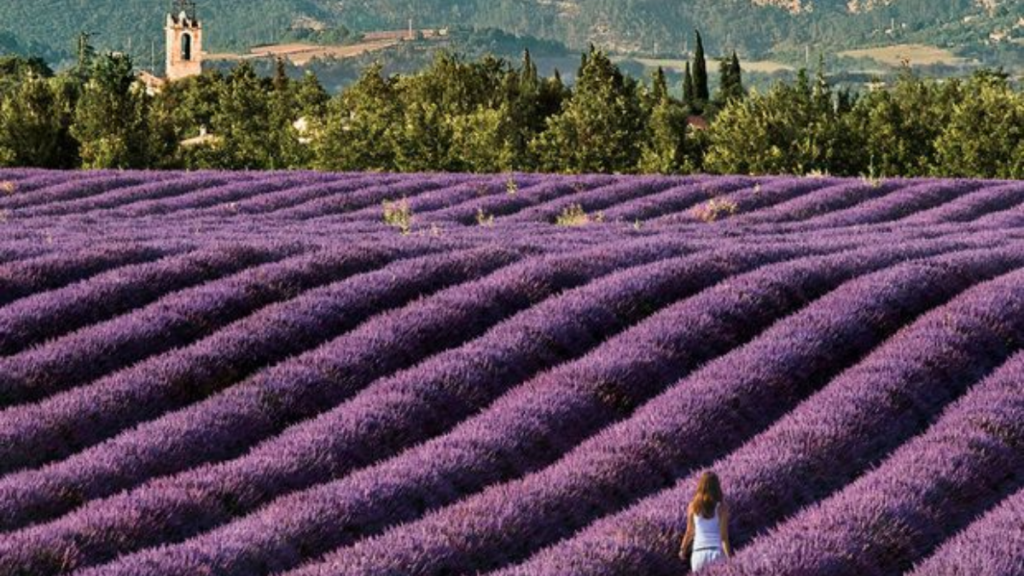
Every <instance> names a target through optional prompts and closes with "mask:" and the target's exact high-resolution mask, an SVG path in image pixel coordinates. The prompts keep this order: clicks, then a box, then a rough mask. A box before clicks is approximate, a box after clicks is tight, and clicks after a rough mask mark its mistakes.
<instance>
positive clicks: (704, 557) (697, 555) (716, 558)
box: [690, 548, 725, 572]
mask: <svg viewBox="0 0 1024 576" xmlns="http://www.w3.org/2000/svg"><path fill="white" fill-rule="evenodd" d="M724 558H725V554H722V550H721V548H704V549H702V550H696V551H694V553H693V554H692V555H690V570H691V571H693V572H697V571H699V570H700V569H701V568H703V567H705V566H707V565H709V564H714V563H716V562H721V561H722V560H723V559H724Z"/></svg>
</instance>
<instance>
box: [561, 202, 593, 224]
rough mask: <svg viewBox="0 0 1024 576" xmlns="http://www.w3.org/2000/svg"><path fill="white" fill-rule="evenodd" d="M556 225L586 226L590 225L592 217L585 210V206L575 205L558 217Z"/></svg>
mask: <svg viewBox="0 0 1024 576" xmlns="http://www.w3.org/2000/svg"><path fill="white" fill-rule="evenodd" d="M602 219H603V217H602ZM555 224H557V225H559V226H586V225H587V224H590V216H588V215H587V213H586V212H585V211H584V210H583V206H580V205H579V204H573V205H571V206H569V207H568V208H566V209H565V210H562V213H561V214H559V215H558V219H557V220H555Z"/></svg>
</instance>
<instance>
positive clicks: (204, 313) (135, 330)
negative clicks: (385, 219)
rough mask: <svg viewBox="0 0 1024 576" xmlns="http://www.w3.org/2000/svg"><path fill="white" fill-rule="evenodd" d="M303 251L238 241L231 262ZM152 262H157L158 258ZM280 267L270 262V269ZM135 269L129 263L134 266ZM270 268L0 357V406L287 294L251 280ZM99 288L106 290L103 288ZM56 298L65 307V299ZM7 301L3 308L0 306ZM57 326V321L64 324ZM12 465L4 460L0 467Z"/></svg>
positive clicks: (169, 344)
mask: <svg viewBox="0 0 1024 576" xmlns="http://www.w3.org/2000/svg"><path fill="white" fill-rule="evenodd" d="M300 251H301V250H300V249H299V247H297V246H295V245H292V244H285V245H280V246H271V247H265V248H256V247H253V248H250V247H246V246H240V247H238V248H237V249H236V250H234V251H233V254H234V256H235V257H237V258H238V261H237V263H232V264H230V266H231V267H236V268H237V267H241V268H243V269H244V268H247V267H249V266H258V265H260V264H264V263H266V262H273V261H276V260H280V259H281V258H284V257H286V256H289V255H291V254H296V253H298V252H300ZM193 254H194V253H193ZM150 266H155V267H159V261H158V262H156V263H152V264H150ZM277 268H278V267H277V266H275V265H273V264H271V265H270V268H269V270H271V271H272V270H276V269H277ZM130 270H131V269H130V268H129V269H128V270H127V271H128V272H129V273H130ZM267 271H268V269H263V268H257V269H256V270H254V271H251V272H249V273H245V272H242V273H241V274H237V275H234V276H229V277H228V278H225V279H223V280H220V281H216V280H215V281H214V282H212V283H209V284H201V285H199V286H196V287H192V288H186V289H184V290H182V291H180V292H176V293H171V294H168V295H166V296H164V297H162V298H160V299H159V300H156V301H155V302H152V303H150V304H148V305H146V306H144V307H142V308H138V309H132V310H130V311H128V313H127V314H124V315H121V316H116V315H115V317H114V318H112V319H109V320H106V321H102V322H100V323H98V324H92V325H89V326H86V327H84V328H80V329H79V330H77V331H75V332H71V333H69V334H65V335H63V336H60V337H58V338H56V339H54V340H52V341H49V342H45V343H44V344H42V345H40V346H37V347H35V348H30V349H28V350H24V351H22V352H21V353H19V354H16V355H13V356H8V357H5V358H0V406H3V407H7V406H9V405H10V404H20V403H22V402H29V401H38V400H41V399H43V398H46V397H48V396H51V395H53V394H56V393H59V392H62V391H65V390H70V389H72V388H75V387H77V386H80V385H82V384H86V383H88V382H90V381H92V380H93V379H95V378H99V377H101V376H104V375H106V374H109V373H111V372H115V371H117V370H120V369H122V368H125V367H127V366H130V365H131V364H133V363H135V362H137V361H139V360H143V359H145V358H147V357H150V356H153V355H157V354H160V353H161V352H164V351H166V350H170V349H171V348H174V347H175V346H182V345H185V344H187V343H189V342H190V341H192V340H193V339H195V338H200V337H202V336H204V335H206V334H209V333H210V332H212V331H213V330H216V329H217V328H219V327H221V326H223V325H225V324H227V323H229V322H232V321H234V320H236V319H238V318H241V317H242V316H244V315H246V314H249V313H251V312H252V311H254V310H256V309H257V308H258V307H259V306H261V305H265V304H267V303H269V302H270V301H273V299H276V298H282V297H286V294H279V295H276V296H275V295H274V294H275V291H274V288H273V287H272V286H271V287H270V291H269V292H267V289H266V288H258V287H257V288H256V289H253V285H254V284H257V283H262V282H264V281H265V277H264V276H263V274H264V273H266V272H267ZM121 273H122V272H121V270H115V271H114V272H113V273H108V274H104V275H103V277H101V278H100V279H99V280H98V283H99V284H100V286H101V287H103V286H104V285H105V284H107V282H104V277H106V278H109V277H110V276H111V274H113V276H114V277H115V282H116V277H117V276H118V275H119V274H121ZM247 280H248V281H247ZM89 285H90V283H89V282H86V283H84V284H83V283H79V284H74V285H72V286H69V287H67V288H65V289H62V290H60V291H58V292H57V293H55V294H53V293H48V292H44V293H42V294H38V295H36V296H32V297H29V298H25V299H23V300H20V301H18V302H16V303H14V304H12V305H10V306H8V308H9V309H11V310H12V311H14V312H17V311H18V309H19V308H23V307H24V306H28V307H32V306H35V305H37V304H38V303H39V302H42V303H43V308H42V309H43V310H44V311H45V310H46V308H45V304H46V303H47V302H50V301H51V298H54V297H59V296H67V292H69V291H76V290H78V289H81V290H82V291H83V292H84V294H85V295H86V298H88V295H89V294H90V291H89V288H88V286H89ZM225 288H227V289H226V290H225ZM261 292H263V294H261ZM277 292H280V290H278V291H277ZM51 294H53V296H51ZM100 296H103V294H102V291H101V294H100ZM268 298H269V299H270V300H268ZM55 306H56V307H57V308H58V309H60V307H61V306H60V303H57V304H55ZM8 308H4V309H0V314H2V313H4V312H6V311H7V309H8ZM97 310H99V309H97ZM53 327H55V328H58V329H59V325H53ZM11 410H14V409H13V408H11V409H5V410H0V421H2V420H3V418H5V417H6V416H8V415H9V414H11V413H13V412H11ZM29 410H32V409H29ZM0 451H2V450H0ZM7 470H8V469H6V468H4V467H3V465H2V464H0V471H7Z"/></svg>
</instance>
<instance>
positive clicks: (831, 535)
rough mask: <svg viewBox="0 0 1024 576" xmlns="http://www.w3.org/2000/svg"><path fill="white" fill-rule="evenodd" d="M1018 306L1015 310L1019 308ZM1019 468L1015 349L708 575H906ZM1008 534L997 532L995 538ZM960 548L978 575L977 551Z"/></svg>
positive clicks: (1021, 395) (1020, 373) (1021, 480)
mask: <svg viewBox="0 0 1024 576" xmlns="http://www.w3.org/2000/svg"><path fill="white" fill-rule="evenodd" d="M1019 281H1020V280H1019V279H1018V282H1019ZM1019 296H1020V295H1019V294H1018V297H1019ZM1015 308H1016V311H1017V313H1018V314H1020V311H1021V310H1022V309H1024V307H1020V306H1017V307H1015ZM1018 336H1019V335H1018ZM1022 470H1024V355H1018V356H1017V357H1016V358H1015V359H1012V360H1010V361H1009V362H1008V363H1007V365H1006V366H1004V367H1003V368H1001V369H999V370H998V371H996V372H995V373H994V374H992V376H990V377H989V378H987V379H986V380H984V381H983V382H981V383H979V384H977V385H976V386H974V387H973V388H972V389H971V390H970V391H969V392H968V393H967V394H966V396H965V397H963V398H961V399H960V400H959V401H957V402H956V403H955V404H953V405H952V406H950V407H949V408H948V409H947V410H946V411H945V413H944V414H943V415H942V417H941V418H940V419H939V420H938V421H937V422H936V423H935V424H934V425H933V426H931V427H930V428H929V429H928V430H927V431H926V432H924V433H923V434H921V435H919V436H917V437H915V438H913V439H912V440H910V441H909V442H907V443H906V444H904V445H903V446H901V447H900V448H899V449H898V450H896V452H895V453H894V454H892V456H890V457H889V458H888V459H886V460H885V461H884V462H882V464H881V465H880V466H879V467H878V468H875V469H874V470H872V471H871V472H870V473H868V474H867V475H865V476H863V477H861V478H858V479H857V480H856V481H855V482H854V483H853V484H851V485H849V486H847V487H846V488H845V489H843V490H842V491H841V492H839V493H838V494H836V495H834V496H832V497H830V498H828V499H827V500H825V501H823V502H821V503H819V504H817V505H814V506H811V507H809V508H806V509H804V510H802V511H801V512H800V513H799V514H797V515H796V516H795V517H794V518H792V519H790V520H787V521H786V522H785V523H784V524H782V525H781V526H780V527H779V528H777V529H776V530H773V531H772V532H771V533H769V534H767V535H766V536H764V537H763V538H760V539H758V540H756V541H754V542H753V543H752V544H751V545H750V546H749V547H748V548H746V549H744V550H743V551H742V552H741V553H740V554H739V555H738V556H737V557H736V558H735V559H734V560H733V561H732V562H730V563H729V566H728V567H727V568H725V569H722V570H716V571H713V572H714V573H717V574H766V573H769V572H775V573H779V570H778V567H781V566H785V567H786V571H787V572H788V573H794V572H796V573H804V574H810V573H819V574H821V573H825V572H828V573H829V574H835V575H837V576H841V575H844V574H845V575H850V576H858V575H864V574H893V573H896V572H903V571H905V570H908V569H910V568H911V567H912V564H913V563H914V562H915V561H916V560H918V559H920V558H921V557H923V556H924V555H926V554H928V552H929V551H931V550H932V549H933V548H934V547H935V546H936V545H937V544H939V543H940V542H942V541H943V540H945V539H946V538H948V537H949V536H950V535H952V534H953V533H955V532H956V531H957V530H958V529H960V528H962V527H964V526H966V525H968V524H969V522H970V521H971V520H972V519H973V518H974V517H975V516H976V515H977V514H978V513H979V512H980V511H983V510H986V509H987V508H989V507H990V506H992V505H993V504H995V503H997V502H998V501H999V500H1000V499H1001V497H1002V496H1003V495H1005V494H1006V493H1007V492H1011V491H1013V490H1015V489H1017V488H1020V487H1021V485H1022V484H1024V474H1021V471H1022ZM1018 528H1019V526H1018ZM808 535H813V538H807V536H808ZM1006 537H1007V534H1000V535H997V536H995V542H1000V543H1003V542H1004V541H1005V540H1006ZM965 552H966V551H965ZM1006 552H1007V551H1005V550H1004V551H1003V552H1002V554H1006ZM966 553H967V557H969V558H971V563H972V565H973V566H975V567H977V568H981V571H985V568H984V565H983V564H980V565H979V562H978V558H976V557H974V554H972V553H970V552H966ZM934 573H943V574H945V573H947V572H946V571H945V570H941V568H940V570H938V571H936V572H934ZM971 573H972V574H976V573H978V571H972V572H971Z"/></svg>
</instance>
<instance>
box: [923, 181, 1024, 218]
mask: <svg viewBox="0 0 1024 576" xmlns="http://www.w3.org/2000/svg"><path fill="white" fill-rule="evenodd" d="M1022 203H1024V182H1014V183H1008V184H1002V185H997V184H993V185H989V186H986V187H985V188H982V189H980V190H978V191H976V192H972V193H970V194H966V195H964V196H963V197H961V198H958V199H956V200H954V201H953V202H949V203H947V204H944V205H941V206H939V207H937V208H933V209H931V210H926V211H924V212H920V213H917V214H914V215H913V216H910V217H908V218H905V219H904V220H903V222H904V223H907V224H917V223H921V224H935V223H940V222H970V221H972V220H977V219H978V218H981V217H983V216H987V215H989V214H992V213H996V212H1001V211H1004V210H1008V209H1011V208H1014V207H1016V206H1019V205H1021V204H1022Z"/></svg>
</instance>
